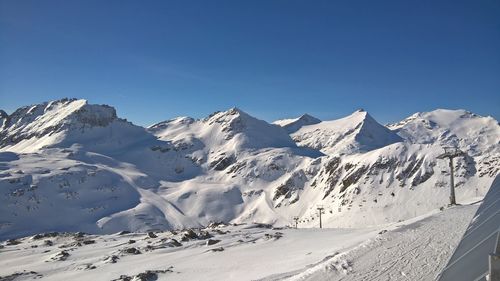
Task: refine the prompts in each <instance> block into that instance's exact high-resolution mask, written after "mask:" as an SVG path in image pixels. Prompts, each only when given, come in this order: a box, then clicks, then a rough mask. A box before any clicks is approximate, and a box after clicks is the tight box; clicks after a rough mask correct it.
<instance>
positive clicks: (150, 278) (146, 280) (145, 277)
mask: <svg viewBox="0 0 500 281" xmlns="http://www.w3.org/2000/svg"><path fill="white" fill-rule="evenodd" d="M172 268H173V267H170V268H169V269H165V270H146V271H145V272H141V273H139V274H137V275H133V276H128V275H120V277H119V278H117V279H113V280H111V281H132V280H136V281H155V280H158V274H164V273H169V272H173V271H172Z"/></svg>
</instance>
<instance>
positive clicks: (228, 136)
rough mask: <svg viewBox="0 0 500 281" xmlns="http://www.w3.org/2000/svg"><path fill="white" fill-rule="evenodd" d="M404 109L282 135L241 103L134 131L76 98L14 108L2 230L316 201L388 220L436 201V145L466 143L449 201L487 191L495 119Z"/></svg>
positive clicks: (332, 219)
mask: <svg viewBox="0 0 500 281" xmlns="http://www.w3.org/2000/svg"><path fill="white" fill-rule="evenodd" d="M82 107H83V108H84V109H85V110H83V111H79V110H80V109H81V108H82ZM56 115H57V116H56ZM14 116H16V115H14ZM412 116H413V115H412ZM412 116H410V117H409V118H406V119H405V120H402V121H401V122H399V123H398V124H397V125H394V124H393V125H390V126H388V127H389V128H392V130H390V129H389V128H387V127H385V126H382V125H380V124H379V123H378V122H376V120H375V119H373V117H371V116H370V115H369V114H368V113H367V112H365V111H356V112H354V113H353V114H351V115H349V116H347V117H344V118H341V119H337V120H332V121H322V122H319V123H316V124H312V125H304V126H301V128H300V129H299V130H297V131H296V132H294V133H291V134H290V135H289V134H288V133H287V132H286V130H285V129H284V128H282V127H280V126H278V125H275V124H269V123H267V122H265V121H262V120H259V119H257V118H255V117H252V116H250V115H248V114H247V113H245V112H244V111H242V110H240V109H237V108H232V109H229V110H226V111H222V112H215V113H214V114H211V115H209V116H208V117H206V118H203V119H193V118H190V117H179V118H174V119H170V120H166V121H163V122H159V123H156V124H154V125H151V126H149V127H148V128H143V127H140V126H136V125H134V124H132V123H130V122H128V121H126V120H125V119H120V118H119V117H118V116H117V115H116V111H115V110H114V108H112V107H109V106H96V105H88V103H87V102H86V101H84V100H62V101H54V102H52V103H44V104H42V105H39V106H38V107H37V106H31V107H23V108H22V110H20V111H18V113H17V117H16V118H11V119H10V120H17V121H16V122H12V121H11V123H9V126H5V127H2V128H1V130H0V136H2V138H3V139H4V140H10V139H9V138H12V137H14V138H16V137H18V138H19V139H20V141H19V142H3V143H1V144H0V168H1V169H0V190H2V191H3V197H0V237H1V238H5V237H15V236H19V235H28V234H31V233H36V232H40V231H52V230H54V231H57V230H62V231H86V232H90V233H113V232H118V231H121V230H131V231H147V230H151V229H178V228H185V227H199V226H204V225H208V224H209V223H210V222H213V221H224V222H228V223H229V222H232V223H248V222H260V223H271V224H274V225H277V226H282V225H286V224H289V223H291V218H292V217H293V216H298V217H299V224H300V226H302V227H310V226H313V225H315V218H316V215H317V210H316V205H319V204H321V205H323V206H325V211H326V213H325V215H324V218H323V219H324V224H325V225H326V226H328V227H356V226H359V225H378V224H383V223H389V222H396V221H398V220H402V219H408V218H412V217H415V216H418V215H420V214H423V213H426V212H428V211H430V210H433V209H435V208H439V207H440V206H442V205H443V204H446V202H447V199H448V192H449V190H448V187H447V181H448V179H449V174H448V172H447V170H448V165H447V163H445V162H444V161H440V160H438V159H437V156H438V155H439V154H440V153H442V146H444V145H456V146H457V147H458V148H460V149H462V150H464V151H466V152H467V153H468V156H467V157H465V158H460V159H457V160H456V162H455V165H456V186H457V190H456V191H457V199H458V201H459V202H460V200H470V199H471V198H477V197H481V196H482V195H484V194H485V192H486V191H487V187H489V183H490V182H491V181H492V179H493V177H494V176H495V175H497V174H498V173H499V167H500V146H499V143H498V140H499V139H500V126H499V125H498V122H496V120H494V119H492V118H488V117H481V116H479V115H475V114H472V113H466V112H465V111H442V110H438V111H435V112H429V113H419V114H417V115H415V114H414V116H413V117H412ZM4 118H9V116H7V117H4ZM426 120H427V121H426ZM4 123H5V122H4ZM51 125H55V126H51ZM10 126H12V127H10ZM82 127H83V129H82ZM47 128H49V129H47ZM16 133H17V134H19V135H18V136H16ZM19 136H21V137H22V138H20V137H19ZM294 139H295V141H294ZM311 139H312V140H318V141H319V142H310V141H311ZM337 140H338V141H337ZM316 145H318V146H316ZM363 145H367V146H363ZM315 149H316V150H315ZM319 149H321V150H322V153H319V152H318V150H319ZM313 152H315V153H313ZM316 152H317V153H316ZM61 213H65V218H64V219H60V220H56V218H57V217H58V214H61ZM41 216H43V217H44V218H47V219H44V220H39V218H40V217H41ZM53 218H54V219H53ZM33 221H37V222H36V223H31V222H33Z"/></svg>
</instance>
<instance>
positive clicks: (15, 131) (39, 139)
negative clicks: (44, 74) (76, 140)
mask: <svg viewBox="0 0 500 281" xmlns="http://www.w3.org/2000/svg"><path fill="white" fill-rule="evenodd" d="M117 119H118V118H117V116H116V110H115V109H114V108H113V107H111V106H108V105H97V104H89V103H88V102H87V100H84V99H68V98H64V99H60V100H54V101H50V102H44V103H41V104H35V105H30V106H24V107H21V108H18V109H17V110H15V111H14V112H13V113H12V114H11V115H8V118H5V121H4V122H3V124H2V131H1V132H0V147H6V146H8V147H11V148H12V149H14V150H16V149H18V150H19V151H29V150H32V149H37V148H41V147H44V146H50V145H53V144H56V143H61V142H62V141H64V140H67V139H68V137H69V135H70V132H74V133H76V132H78V135H79V134H83V132H84V131H86V130H89V129H91V128H95V127H106V126H108V125H109V124H111V123H112V122H114V121H115V120H117ZM14 147H16V148H14Z"/></svg>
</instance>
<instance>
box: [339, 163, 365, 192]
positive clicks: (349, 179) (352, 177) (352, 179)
mask: <svg viewBox="0 0 500 281" xmlns="http://www.w3.org/2000/svg"><path fill="white" fill-rule="evenodd" d="M367 170H368V167H366V166H362V167H361V168H358V169H357V170H355V171H354V172H352V173H351V174H349V175H348V176H346V177H344V179H343V180H342V187H341V189H340V192H341V193H342V192H344V191H345V190H346V189H347V188H348V187H349V186H351V185H353V184H356V183H357V182H358V181H359V179H360V178H361V176H363V175H364V174H365V172H366V171H367Z"/></svg>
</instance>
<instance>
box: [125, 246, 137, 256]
mask: <svg viewBox="0 0 500 281" xmlns="http://www.w3.org/2000/svg"><path fill="white" fill-rule="evenodd" d="M121 252H122V253H123V254H129V255H139V254H142V253H141V251H139V249H137V248H134V247H131V248H125V249H123V250H122V251H121Z"/></svg>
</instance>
